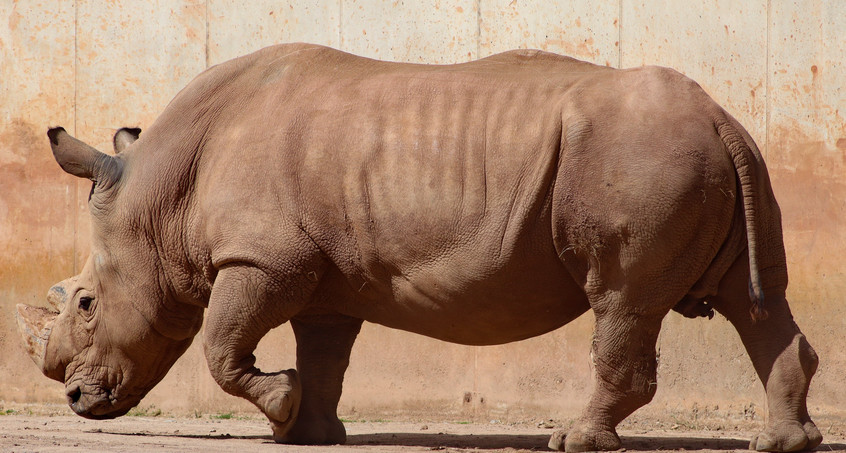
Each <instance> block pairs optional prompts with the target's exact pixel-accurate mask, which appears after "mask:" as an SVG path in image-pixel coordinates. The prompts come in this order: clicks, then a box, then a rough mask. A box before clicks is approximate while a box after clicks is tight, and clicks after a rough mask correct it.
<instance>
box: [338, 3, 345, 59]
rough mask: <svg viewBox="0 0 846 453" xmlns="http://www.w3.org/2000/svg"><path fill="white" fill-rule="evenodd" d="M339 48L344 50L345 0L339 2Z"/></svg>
mask: <svg viewBox="0 0 846 453" xmlns="http://www.w3.org/2000/svg"><path fill="white" fill-rule="evenodd" d="M338 48H339V49H341V50H344V0H338Z"/></svg>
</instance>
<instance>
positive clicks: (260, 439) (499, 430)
mask: <svg viewBox="0 0 846 453" xmlns="http://www.w3.org/2000/svg"><path fill="white" fill-rule="evenodd" d="M533 425H534V424H523V425H505V424H492V423H425V422H393V421H389V422H383V421H375V422H372V421H366V422H360V421H357V422H348V423H346V427H347V432H348V434H349V440H348V444H347V445H343V446H320V447H303V446H289V445H277V444H275V443H273V441H272V440H271V438H270V430H269V427H268V425H267V422H266V421H264V420H262V419H260V418H258V417H240V418H229V419H220V418H210V417H209V416H203V417H200V418H172V417H164V416H157V417H148V416H127V417H123V418H120V419H117V420H109V421H92V420H85V419H82V418H79V417H76V416H68V415H53V416H46V415H22V414H20V413H10V414H6V415H3V416H2V417H0V451H4V452H6V451H8V452H31V451H39V452H41V451H43V452H69V451H120V452H141V451H144V452H149V451H157V452H158V451H180V452H203V453H211V452H249V453H258V452H276V453H288V452H333V453H337V452H422V451H445V452H469V451H472V452H517V451H545V450H547V447H546V444H547V441H548V439H549V436H550V434H551V433H552V431H554V428H553V427H552V426H551V425H549V424H543V423H541V424H540V426H533ZM751 434H752V433H751V432H747V431H700V430H696V431H694V430H687V429H685V428H678V427H676V428H675V429H661V430H645V429H639V428H637V427H629V428H625V429H621V430H620V435H621V437H622V439H623V446H624V449H625V450H626V451H666V450H689V451H700V452H706V451H731V450H745V449H746V448H747V446H748V439H749V437H750V436H751ZM817 450H818V451H846V438H844V437H843V436H842V435H841V436H832V435H828V436H827V438H826V440H825V442H824V443H823V445H821V446H820V447H818V448H817Z"/></svg>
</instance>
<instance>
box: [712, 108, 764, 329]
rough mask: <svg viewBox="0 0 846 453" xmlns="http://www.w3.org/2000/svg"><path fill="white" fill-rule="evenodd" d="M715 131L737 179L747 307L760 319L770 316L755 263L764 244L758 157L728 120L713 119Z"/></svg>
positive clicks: (755, 318) (757, 262)
mask: <svg viewBox="0 0 846 453" xmlns="http://www.w3.org/2000/svg"><path fill="white" fill-rule="evenodd" d="M716 128H717V133H718V134H719V135H720V139H721V140H722V142H723V144H724V145H725V147H726V150H727V151H728V154H729V156H730V157H731V160H732V162H733V163H734V169H735V172H736V174H737V179H738V181H739V186H738V191H739V196H740V199H741V201H742V203H743V216H744V218H745V221H746V244H747V247H748V250H749V299H750V300H751V301H752V308H751V309H750V310H749V313H750V315H751V316H752V319H753V320H754V321H762V320H764V319H767V317H768V316H769V315H768V313H767V310H766V309H765V308H764V290H763V285H762V284H761V273H760V270H759V268H758V264H759V261H760V258H761V254H762V253H763V248H764V244H762V243H760V242H759V237H760V236H759V234H758V233H759V231H760V228H759V224H758V223H759V222H758V220H759V219H758V213H759V212H760V210H759V208H760V203H761V199H760V194H759V193H758V187H759V185H758V174H757V163H758V162H757V159H756V158H755V154H754V153H753V152H752V149H751V148H749V144H748V143H747V142H746V140H744V138H743V136H742V135H741V134H740V133H739V132H738V131H737V129H736V128H735V127H734V125H732V124H731V123H730V122H729V121H727V120H725V119H721V120H718V121H717V122H716Z"/></svg>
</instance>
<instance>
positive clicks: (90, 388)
mask: <svg viewBox="0 0 846 453" xmlns="http://www.w3.org/2000/svg"><path fill="white" fill-rule="evenodd" d="M48 136H49V139H50V143H51V146H52V149H53V153H54V155H55V157H56V160H57V162H58V163H59V164H60V165H61V166H62V168H63V169H64V170H65V171H67V172H69V173H71V174H73V175H76V176H78V177H81V178H88V179H91V180H92V181H94V187H93V190H92V193H91V197H90V200H89V210H90V213H91V228H92V238H91V244H92V247H91V249H92V253H91V256H90V257H89V259H88V261H87V262H86V264H85V266H84V268H83V270H82V272H81V273H80V274H79V275H78V276H75V277H73V278H71V279H68V280H66V281H64V282H61V283H59V284H57V285H56V286H54V287H53V288H52V289H51V291H50V293H49V295H48V301H49V302H50V304H51V306H52V309H37V308H33V307H27V306H23V305H19V306H18V321H19V326H20V329H21V334H22V336H23V337H24V340H25V342H26V343H25V344H26V346H27V350H28V351H29V352H30V354H31V355H32V356H33V359H34V360H35V361H36V363H37V364H38V365H39V367H41V369H42V371H43V372H44V374H45V375H46V376H48V377H50V378H52V379H55V380H58V381H61V382H64V383H65V385H66V389H67V398H68V403H69V405H70V406H71V408H72V409H73V410H74V411H75V412H76V413H78V414H79V415H82V416H84V417H89V418H112V417H116V416H120V415H123V414H125V413H126V412H127V411H128V410H129V409H130V408H131V407H133V406H135V405H136V404H138V402H139V401H140V400H141V398H143V396H144V395H145V394H146V393H147V392H148V391H149V390H150V389H151V388H152V387H153V386H154V385H155V384H156V383H158V382H159V381H160V380H161V379H162V377H163V376H164V375H165V373H166V372H167V370H168V369H169V368H170V366H171V365H172V364H173V363H174V362H175V361H176V359H177V358H178V357H179V356H180V355H181V354H182V353H183V352H184V351H185V350H186V349H187V347H188V346H189V345H190V343H191V341H192V339H193V338H194V336H195V335H196V334H197V333H199V331H200V327H201V325H202V322H203V319H204V317H205V321H206V327H205V329H204V330H203V339H204V347H205V354H206V357H207V360H208V364H209V369H210V370H211V373H212V375H213V377H214V378H215V380H216V381H217V382H218V384H220V386H221V388H223V390H225V391H226V392H228V393H231V394H233V395H237V396H240V397H243V398H245V399H247V400H249V401H250V402H252V403H253V404H255V405H256V406H257V407H258V408H259V409H261V410H262V411H263V412H264V413H265V414H266V415H267V417H268V419H269V420H270V422H271V427H272V429H273V436H274V439H275V440H276V441H278V442H284V443H300V444H328V443H342V442H344V440H345V438H346V434H345V431H344V427H343V425H342V424H341V422H340V421H339V420H338V417H337V415H336V411H337V405H338V401H339V398H340V396H341V389H342V382H343V376H344V372H345V371H346V368H347V366H348V364H349V357H350V351H351V349H352V346H353V344H354V342H355V338H356V336H357V334H358V332H359V329H360V328H361V324H362V322H363V321H365V320H366V321H370V322H374V323H379V324H382V325H385V326H388V327H392V328H397V329H403V330H407V331H411V332H416V333H419V334H422V335H427V336H430V337H433V338H438V339H441V340H445V341H450V342H456V343H462V344H470V345H492V344H502V343H507V342H511V341H517V340H521V339H525V338H529V337H533V336H536V335H541V334H543V333H546V332H549V331H551V330H554V329H556V328H558V327H560V326H562V325H564V324H566V323H568V322H570V321H571V320H573V319H575V318H577V317H578V316H579V315H581V314H583V313H584V312H585V311H587V310H593V312H594V314H595V316H596V332H595V339H594V342H593V347H592V356H593V359H594V360H593V361H594V364H595V371H596V373H595V375H596V385H595V390H594V393H593V395H592V396H591V398H590V401H589V403H588V405H587V407H586V408H585V410H584V412H583V413H582V415H581V417H580V418H579V419H578V421H577V422H576V423H575V425H574V426H573V427H572V428H571V429H570V430H569V431H567V432H563V431H562V432H557V433H555V434H554V435H553V436H552V439H551V440H550V447H551V448H553V449H557V450H566V451H587V450H615V449H618V448H620V439H619V437H618V436H617V434H616V431H615V427H616V426H617V424H618V423H619V422H620V421H621V420H623V419H624V418H626V417H627V416H628V415H629V414H631V413H632V412H633V411H635V410H636V409H638V408H639V407H641V406H643V405H645V404H647V403H648V402H649V401H650V400H651V399H652V397H653V395H654V394H655V390H656V384H657V378H656V357H655V343H656V340H657V337H658V333H659V330H660V327H661V320H662V319H663V318H664V316H666V315H667V314H668V313H669V311H670V310H673V309H675V310H676V311H679V312H680V313H682V314H684V315H685V316H689V317H699V316H708V317H710V316H713V313H714V310H716V311H718V312H720V313H721V314H723V315H724V316H725V317H726V318H727V319H728V320H729V321H730V322H731V323H732V324H733V325H734V326H735V328H736V329H737V332H738V334H739V335H740V338H741V340H742V341H743V344H744V346H745V347H746V349H747V351H748V352H749V356H750V358H751V360H752V362H753V364H754V366H755V369H756V371H757V373H758V375H759V377H760V379H761V381H762V383H763V385H764V387H765V389H766V393H767V402H768V405H767V407H768V409H769V417H768V419H767V420H768V422H767V426H766V427H765V428H764V430H763V431H762V432H761V433H760V434H758V435H757V436H756V437H755V439H754V440H753V441H752V444H751V448H752V449H757V450H763V451H795V450H801V449H808V448H813V447H815V446H816V445H818V444H819V443H820V442H821V440H822V437H821V436H820V433H819V431H818V430H817V429H816V427H815V426H814V424H813V422H812V421H811V419H810V417H809V415H808V412H807V409H806V402H805V399H806V396H807V391H808V385H809V383H810V379H811V377H812V376H813V374H814V372H815V370H816V366H817V357H816V354H815V353H814V351H813V349H812V348H811V346H810V345H809V344H808V342H807V341H806V340H805V338H804V336H802V333H801V332H800V330H799V328H798V327H797V326H796V324H795V323H794V322H793V319H792V315H791V314H790V309H789V307H788V304H787V301H786V299H785V296H784V294H785V290H786V287H787V269H786V264H785V263H786V261H785V255H784V245H783V239H782V232H781V218H780V213H779V209H778V205H777V204H776V201H775V199H774V197H773V193H772V189H771V187H770V183H769V178H768V176H767V171H766V167H765V165H764V162H763V160H762V158H761V155H760V153H759V152H758V149H757V147H756V146H755V143H754V141H753V140H752V139H751V137H749V135H748V134H747V133H746V131H745V130H744V129H743V127H742V126H741V125H740V124H738V123H737V122H736V121H735V120H734V119H733V118H732V117H731V116H730V115H729V114H728V113H726V112H725V111H724V110H723V109H722V108H720V107H719V106H718V105H717V104H716V103H714V101H713V100H711V98H710V97H708V96H707V95H706V94H705V92H704V91H703V90H702V89H701V88H700V87H699V86H698V85H697V84H696V83H695V82H693V81H691V80H690V79H687V78H686V77H684V76H682V75H681V74H679V73H677V72H675V71H672V70H669V69H665V68H657V67H644V68H637V69H627V70H616V69H611V68H606V67H600V66H595V65H592V64H589V63H585V62H580V61H577V60H574V59H571V58H568V57H563V56H558V55H554V54H550V53H545V52H539V51H525V50H521V51H512V52H506V53H503V54H499V55H494V56H491V57H488V58H484V59H482V60H478V61H475V62H471V63H465V64H458V65H449V66H434V65H412V64H399V63H385V62H380V61H376V60H370V59H366V58H360V57H355V56H352V55H349V54H346V53H343V52H340V51H336V50H332V49H329V48H325V47H321V46H314V45H305V44H292V45H280V46H274V47H269V48H266V49H263V50H261V51H259V52H256V53H254V54H251V55H247V56H245V57H241V58H238V59H235V60H232V61H229V62H226V63H223V64H221V65H218V66H215V67H213V68H210V69H209V70H207V71H206V72H204V73H202V74H200V75H199V76H198V77H197V78H196V79H195V80H194V81H193V82H191V83H190V84H189V85H188V86H187V87H186V88H185V89H183V90H182V91H181V92H180V93H179V94H178V95H177V96H176V97H175V98H174V99H173V101H171V103H170V104H169V105H168V107H167V108H166V109H165V111H164V112H163V113H162V114H161V116H160V117H159V119H158V120H156V122H155V123H154V124H153V125H152V126H151V127H150V128H149V130H147V131H145V132H144V133H143V134H142V133H141V131H140V130H138V129H127V128H124V129H121V130H119V131H118V133H117V134H116V135H115V138H114V145H115V152H116V154H115V155H114V156H112V155H107V154H103V153H101V152H99V151H97V150H95V149H93V148H91V147H90V146H88V145H86V144H84V143H82V142H80V141H78V140H76V139H75V138H73V137H71V136H70V135H69V134H68V133H67V132H65V131H64V129H61V128H54V129H51V130H50V131H49V133H48ZM286 322H290V323H291V326H292V327H293V330H294V334H295V337H296V340H297V369H296V370H293V369H292V370H281V371H265V370H260V369H258V368H256V366H255V356H254V355H253V351H254V349H255V348H256V345H257V344H258V342H259V341H260V339H261V338H262V337H263V336H264V335H265V334H266V333H267V332H268V331H270V330H271V329H273V328H274V327H276V326H279V325H281V324H284V323H286ZM562 397H566V396H564V395H562Z"/></svg>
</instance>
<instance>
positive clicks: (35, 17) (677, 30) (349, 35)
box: [0, 0, 846, 419]
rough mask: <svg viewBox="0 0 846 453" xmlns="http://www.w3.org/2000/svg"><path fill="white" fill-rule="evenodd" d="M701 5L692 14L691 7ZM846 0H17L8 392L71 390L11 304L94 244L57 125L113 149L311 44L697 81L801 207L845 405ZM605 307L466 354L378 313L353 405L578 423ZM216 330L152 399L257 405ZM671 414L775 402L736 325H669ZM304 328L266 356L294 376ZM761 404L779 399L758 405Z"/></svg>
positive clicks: (4, 167)
mask: <svg viewBox="0 0 846 453" xmlns="http://www.w3.org/2000/svg"><path fill="white" fill-rule="evenodd" d="M682 3H684V6H682ZM844 29H846V3H842V2H827V1H824V0H797V1H785V0H692V1H688V2H677V1H675V0H650V1H645V0H641V1H634V0H613V1H612V0H605V1H592V2H588V1H573V2H550V1H547V0H536V1H527V0H442V1H410V0H406V1H380V0H332V1H311V0H288V1H278V0H272V1H271V0H255V1H242V2H231V1H222V0H206V1H202V0H161V1H159V2H128V1H127V2H111V1H110V2H106V1H93V0H75V1H70V0H40V1H20V2H17V1H12V0H0V351H2V352H0V382H2V383H3V384H4V385H2V386H0V400H5V401H6V402H17V403H21V402H62V401H63V396H62V395H63V392H62V387H61V386H60V385H59V384H57V383H54V382H51V381H48V380H47V379H46V378H43V377H42V376H41V375H40V374H39V372H38V370H37V369H36V367H35V366H33V364H32V363H31V362H30V361H29V359H28V358H26V357H25V353H24V351H23V350H22V348H21V346H20V343H19V341H18V338H17V333H16V332H15V327H14V319H13V316H12V312H13V308H14V304H15V303H18V302H26V303H31V304H40V305H43V304H44V294H45V293H46V290H47V289H48V288H49V287H50V286H51V285H52V284H53V283H54V282H57V281H59V280H62V279H64V278H66V277H68V276H70V275H72V274H75V273H76V272H77V271H78V270H79V269H80V268H81V265H82V263H83V262H84V260H85V258H86V256H87V253H88V234H89V233H88V231H89V228H88V214H87V211H86V210H87V207H86V197H87V191H88V190H89V187H90V186H89V184H88V183H86V182H84V181H78V180H76V179H75V178H72V177H70V176H68V175H66V174H64V173H63V172H62V171H61V170H60V169H59V167H58V165H56V164H55V162H54V161H53V159H52V156H51V154H50V151H49V146H48V141H47V138H46V136H45V134H44V132H45V131H46V130H47V127H48V126H52V125H63V126H64V127H65V128H67V129H68V130H69V131H71V132H72V133H73V134H74V135H75V136H77V137H79V138H80V139H82V140H85V141H87V142H88V143H90V144H92V145H94V146H96V147H98V148H100V149H102V150H105V151H109V150H110V148H111V146H110V141H111V136H112V134H113V132H114V129H116V128H118V127H121V126H140V127H142V128H144V127H147V126H149V125H150V124H151V123H152V121H153V120H154V119H155V118H156V116H157V114H158V113H159V112H161V110H162V109H163V108H164V106H165V105H166V103H167V102H168V101H169V100H170V99H171V97H172V96H173V95H174V94H175V93H176V92H177V91H178V90H179V89H180V88H182V87H183V86H184V85H185V84H187V83H188V82H189V81H190V80H191V79H192V78H193V77H194V76H195V75H196V74H197V73H199V72H200V71H202V70H203V69H205V68H207V67H209V66H210V65H213V64H215V63H218V62H221V61H224V60H227V59H229V58H232V57H234V56H237V55H242V54H245V53H248V52H251V51H253V50H256V49H259V48H261V47H263V46H266V45H269V44H273V43H278V42H286V41H308V42H315V43H321V44H326V45H330V46H334V47H339V48H341V49H344V50H347V51H350V52H353V53H357V54H361V55H365V56H369V57H376V58H382V59H388V60H398V61H411V62H427V63H449V62H461V61H467V60H471V59H475V58H479V57H484V56H486V55H490V54H492V53H495V52H499V51H502V50H506V49H511V48H517V47H530V48H540V49H544V50H549V51H555V52H559V53H565V54H569V55H572V56H575V57H578V58H582V59H586V60H589V61H592V62H595V63H598V64H604V65H609V66H614V67H631V66H639V65H643V64H660V65H664V66H671V67H674V68H676V69H678V70H680V71H682V72H684V73H685V74H687V75H689V76H691V77H693V78H694V79H695V80H697V81H698V82H700V84H702V86H703V87H704V88H705V89H706V90H707V91H708V92H709V93H710V94H711V95H712V96H713V97H714V98H715V99H716V100H717V101H718V102H719V103H720V104H722V105H723V106H725V107H726V108H727V109H728V110H729V111H730V112H731V113H733V114H734V115H735V116H736V117H737V118H738V119H739V120H740V121H741V122H742V123H743V124H744V125H745V126H746V127H747V129H748V130H749V131H750V132H751V133H752V135H753V136H754V137H755V138H756V140H757V142H758V144H759V146H760V147H761V149H762V150H763V151H764V153H765V155H766V158H767V161H768V164H769V168H770V173H771V176H772V182H773V185H774V187H775V191H776V195H777V197H778V199H779V201H780V203H781V206H782V210H783V213H784V225H785V232H786V237H785V240H786V243H787V252H788V260H789V266H790V271H791V286H790V290H789V297H790V299H791V302H792V307H793V310H794V313H795V316H796V319H797V322H798V323H799V324H800V326H802V328H803V330H804V331H805V332H806V334H807V335H808V337H809V339H810V341H811V342H812V344H813V345H814V346H815V347H816V348H817V351H818V352H819V354H820V356H821V358H822V364H821V366H820V369H819V373H818V376H817V378H816V380H815V381H814V383H813V386H812V388H811V396H810V408H811V411H812V413H835V412H837V410H838V408H843V407H846V396H844V394H846V392H843V391H842V390H843V389H844V373H843V370H844V369H846V353H845V352H844V349H843V346H842V342H843V339H844V337H845V336H846V316H844V315H846V309H844V306H843V305H844V304H843V303H844V294H846V274H845V273H844V268H843V266H842V265H841V264H840V259H841V258H842V257H846V233H843V232H842V229H841V226H842V225H843V224H844V221H845V220H846V120H844V115H846V93H844V91H843V90H844V88H843V87H844V86H846V70H844V67H843V62H842V59H843V56H844V55H846V40H844V39H843V38H842V30H844ZM592 323H593V320H592V316H591V315H590V314H587V315H585V316H583V317H582V318H580V319H578V320H576V321H575V322H574V323H572V324H570V325H568V326H566V327H564V328H562V329H560V330H558V331H556V332H553V333H551V334H548V335H545V336H543V337H539V338H535V339H532V340H528V341H525V342H521V343H515V344H510V345H504V346H499V347H486V348H480V347H465V346H457V345H450V344H445V343H440V342H436V341H433V340H430V339H427V338H423V337H419V336H415V335H411V334H407V333H403V332H397V331H392V330H388V329H386V328H383V327H380V326H374V325H366V326H365V327H364V329H363V332H362V335H361V337H360V339H359V341H358V343H357V345H356V347H355V349H354V351H353V358H352V365H351V366H350V369H349V371H348V374H347V381H346V393H345V395H344V398H343V399H342V403H341V404H342V408H341V411H342V412H343V413H346V414H353V416H354V414H368V413H374V412H375V411H376V410H380V409H381V410H384V411H386V413H388V414H396V413H398V412H419V411H437V413H438V414H444V413H445V414H450V415H451V416H454V417H463V418H468V417H473V416H476V417H479V418H482V417H486V418H487V417H489V418H495V419H508V418H524V417H530V418H545V417H560V418H567V417H575V416H576V415H577V414H578V411H579V409H580V408H581V407H582V405H583V404H584V403H585V402H586V399H587V395H588V393H589V390H590V388H591V387H592V384H591V379H590V365H589V360H588V349H589V344H590V338H591V331H592V328H593V326H592ZM201 342H202V340H201V339H200V338H198V339H197V341H196V342H195V344H194V345H193V346H192V347H191V349H190V350H189V352H188V353H187V354H186V355H185V356H184V357H183V358H182V359H180V361H179V362H178V363H177V364H176V366H175V367H174V369H173V370H172V371H171V372H170V374H169V375H168V377H167V378H165V380H164V382H163V383H162V384H160V385H159V386H158V387H157V388H156V389H155V390H154V391H153V392H152V393H151V394H150V395H149V396H148V397H147V399H145V401H144V402H143V403H142V405H150V404H153V405H156V406H158V407H160V408H163V409H166V410H173V411H182V412H190V411H193V410H199V411H231V410H250V406H249V405H248V404H247V403H244V402H242V401H241V400H238V399H235V398H232V397H229V396H228V395H225V394H224V393H223V392H222V391H221V390H219V389H218V387H217V385H216V384H215V383H214V382H213V381H212V379H211V378H210V377H209V375H208V372H207V369H206V365H205V360H204V359H203V357H202V344H201ZM659 347H660V353H661V358H660V366H659V391H658V396H657V397H656V400H655V402H653V405H652V408H653V409H652V410H653V411H666V410H677V409H679V410H685V409H687V408H690V407H691V406H692V405H694V404H696V405H698V406H700V407H709V408H712V409H713V407H714V406H719V407H720V409H719V410H720V411H723V412H725V413H728V414H733V413H736V414H739V413H740V412H742V411H743V409H744V408H748V407H749V404H750V403H754V404H755V405H757V406H758V407H759V408H760V407H762V406H763V405H764V404H765V403H764V399H763V391H762V389H761V385H760V384H759V383H758V382H757V378H756V377H755V374H754V372H753V370H752V367H751V364H750V363H749V360H748V358H747V357H746V355H745V352H744V351H743V349H742V347H741V345H740V342H739V340H738V339H737V337H736V334H735V333H734V332H733V331H732V330H731V328H730V327H729V325H728V323H727V322H726V321H725V320H724V319H722V318H719V317H718V318H716V319H714V320H712V321H703V320H696V321H691V320H686V319H683V318H681V317H680V316H678V315H676V314H671V315H669V316H668V317H667V319H666V320H665V323H664V330H663V332H662V335H661V338H660V341H659ZM293 349H294V346H293V340H292V334H291V333H290V328H289V327H287V326H283V327H281V328H279V329H276V330H275V331H273V332H272V333H271V334H270V335H269V336H268V337H267V338H265V339H264V340H263V342H262V344H261V345H260V349H259V352H258V356H259V365H260V366H262V367H265V368H274V367H275V368H279V367H292V366H293V365H294V358H293ZM759 412H761V411H759Z"/></svg>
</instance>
